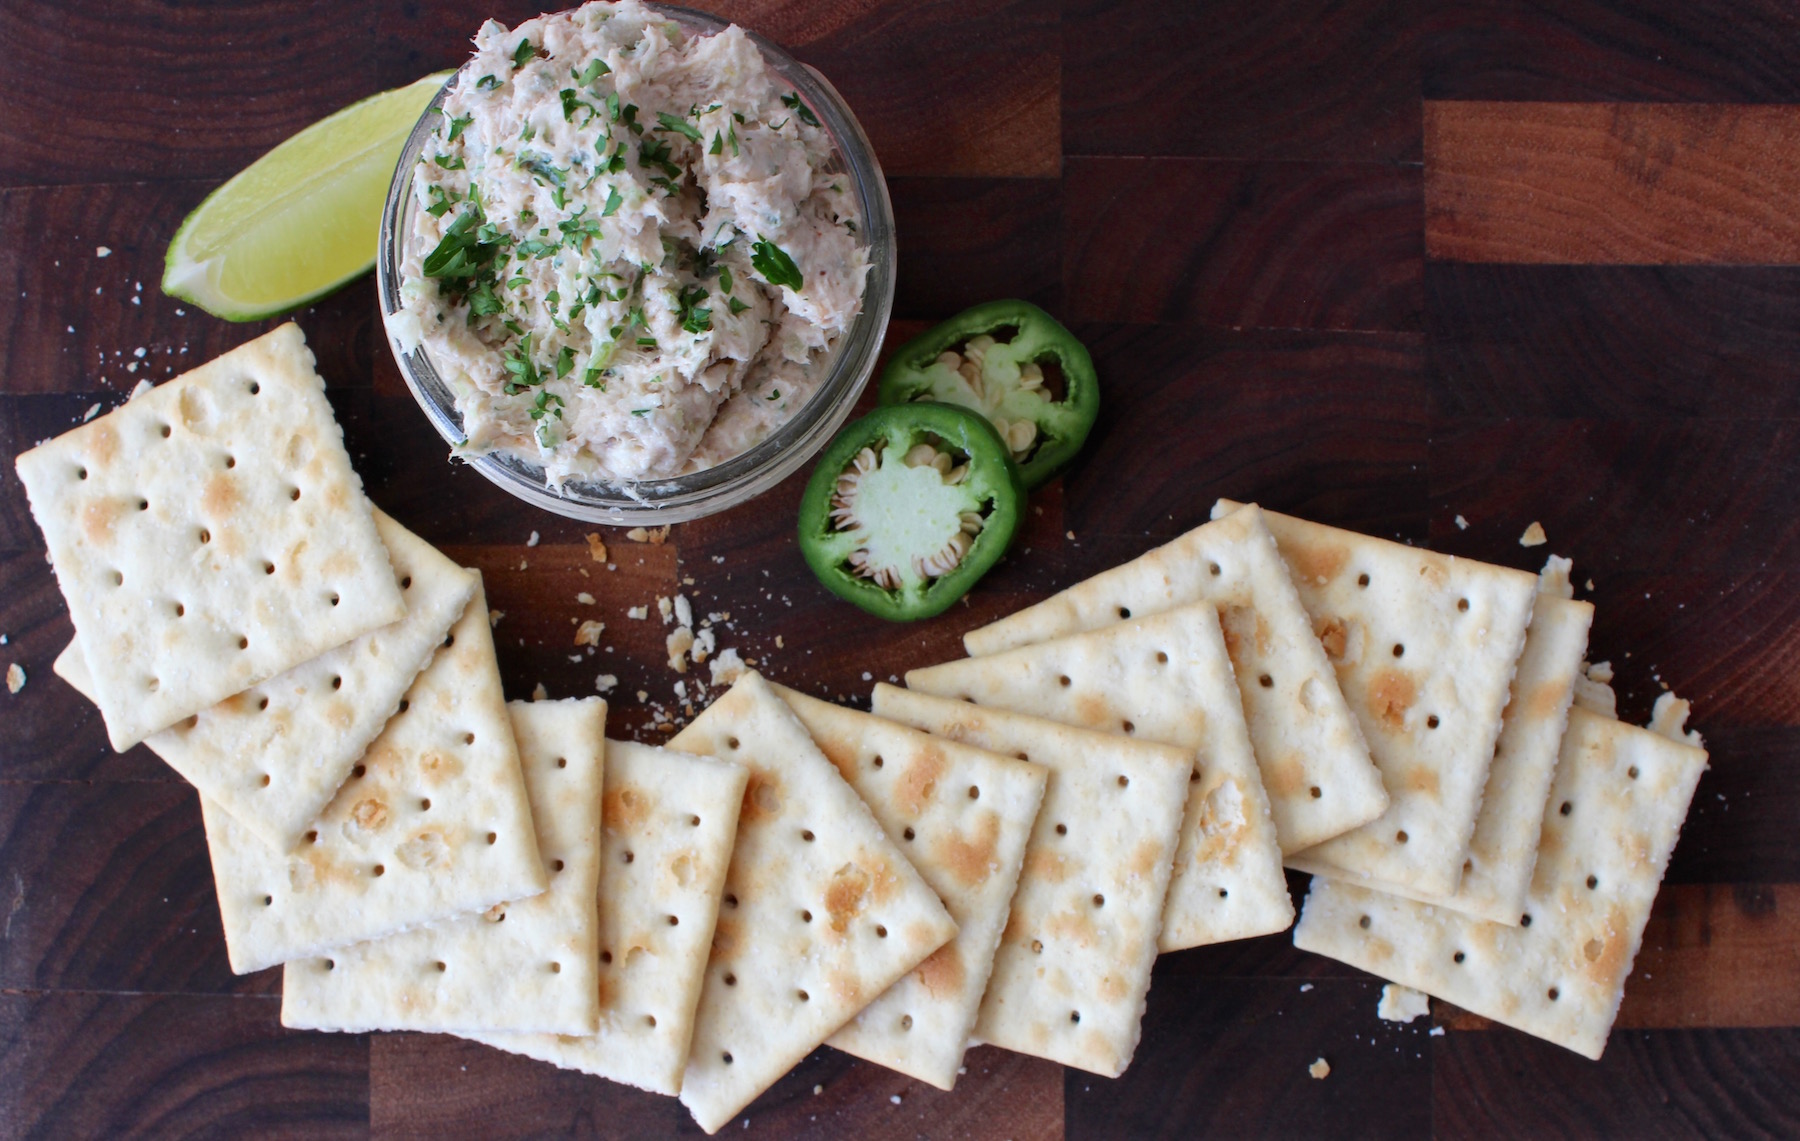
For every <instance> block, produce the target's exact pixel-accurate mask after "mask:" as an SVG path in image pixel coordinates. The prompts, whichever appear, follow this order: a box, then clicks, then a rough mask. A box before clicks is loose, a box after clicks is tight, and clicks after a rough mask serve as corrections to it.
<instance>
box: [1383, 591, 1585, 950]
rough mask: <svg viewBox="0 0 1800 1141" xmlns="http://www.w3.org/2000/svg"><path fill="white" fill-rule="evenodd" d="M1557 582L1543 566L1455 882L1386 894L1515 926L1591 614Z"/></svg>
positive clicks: (1533, 860) (1534, 859) (1528, 884)
mask: <svg viewBox="0 0 1800 1141" xmlns="http://www.w3.org/2000/svg"><path fill="white" fill-rule="evenodd" d="M1558 589H1559V587H1558V580H1556V579H1555V577H1554V576H1552V575H1551V574H1550V573H1549V572H1548V571H1546V574H1545V576H1544V579H1543V581H1542V583H1541V584H1540V590H1539V593H1538V596H1537V600H1536V602H1535V603H1534V604H1533V606H1532V617H1531V625H1530V627H1529V628H1527V629H1526V631H1525V650H1524V652H1523V653H1521V654H1520V655H1519V668H1518V672H1517V673H1515V674H1514V675H1513V684H1512V697H1511V698H1510V699H1509V700H1508V701H1507V703H1506V716H1505V717H1504V718H1503V719H1502V721H1501V726H1500V741H1499V744H1497V745H1496V746H1495V747H1494V760H1493V762H1492V764H1490V765H1489V766H1488V778H1487V791H1486V792H1485V793H1484V794H1483V796H1482V798H1481V813H1480V815H1478V816H1476V818H1475V834H1474V836H1473V837H1472V838H1471V839H1470V840H1469V855H1468V859H1467V861H1465V862H1464V864H1463V874H1462V882H1461V883H1460V884H1459V885H1458V886H1457V889H1456V892H1455V894H1453V895H1449V896H1429V895H1425V894H1424V893H1415V892H1412V891H1409V890H1406V889H1402V888H1390V889H1387V890H1390V891H1392V893H1393V894H1395V895H1400V896H1405V897H1406V898H1408V899H1417V900H1420V901H1421V902H1424V903H1441V904H1443V905H1444V906H1446V907H1453V908H1455V909H1456V910H1458V911H1463V912H1467V913H1468V914H1470V915H1474V916H1477V917H1478V918H1481V919H1487V920H1491V921H1492V922H1495V923H1505V924H1507V925H1509V926H1517V925H1518V923H1519V917H1520V916H1521V915H1523V914H1524V912H1525V893H1526V892H1527V891H1528V890H1529V889H1530V887H1531V871H1532V868H1533V866H1534V865H1535V864H1536V862H1537V847H1538V827H1539V825H1540V824H1541V823H1542V821H1543V818H1544V799H1545V797H1547V796H1549V795H1550V781H1551V778H1552V777H1554V776H1555V775H1556V758H1557V754H1558V752H1559V750H1560V748H1561V745H1562V737H1563V731H1564V729H1565V728H1566V727H1567V725H1568V723H1569V705H1570V702H1571V701H1572V700H1573V699H1574V696H1575V678H1576V677H1577V676H1578V675H1579V674H1580V673H1581V662H1582V658H1583V656H1584V655H1585V654H1586V653H1587V638H1588V627H1589V626H1590V625H1592V624H1593V620H1594V607H1593V604H1592V603H1587V602H1577V601H1575V600H1574V599H1573V598H1572V597H1570V596H1569V594H1568V593H1557V590H1558ZM1560 590H1561V591H1563V592H1568V590H1569V584H1568V579H1567V578H1566V577H1563V578H1561V579H1560Z"/></svg>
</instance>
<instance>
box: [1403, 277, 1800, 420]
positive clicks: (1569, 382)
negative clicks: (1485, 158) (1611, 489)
mask: <svg viewBox="0 0 1800 1141" xmlns="http://www.w3.org/2000/svg"><path fill="white" fill-rule="evenodd" d="M1425 312H1426V320H1427V322H1428V332H1429V338H1430V352H1431V372H1432V381H1433V385H1432V396H1433V399H1434V401H1435V404H1436V408H1435V411H1436V412H1437V413H1438V414H1440V415H1446V416H1457V417H1463V416H1481V417H1495V418H1499V417H1514V416H1517V417H1534V416H1550V417H1559V418H1565V419H1567V418H1577V419H1578V418H1590V417H1592V418H1599V417H1604V418H1612V419H1645V418H1662V417H1684V418H1696V417H1706V418H1730V419H1792V418H1794V417H1795V416H1796V415H1800V270H1795V269H1792V268H1787V267H1772V268H1761V267H1745V266H1731V267H1720V266H1550V265H1481V264H1466V263H1458V262H1431V263H1428V264H1427V265H1426V267H1425Z"/></svg>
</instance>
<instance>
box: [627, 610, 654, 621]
mask: <svg viewBox="0 0 1800 1141" xmlns="http://www.w3.org/2000/svg"><path fill="white" fill-rule="evenodd" d="M625 617H627V618H631V619H635V620H636V621H639V622H642V621H643V620H644V619H646V618H648V617H650V608H649V607H648V606H633V607H632V608H631V609H630V610H627V611H626V612H625Z"/></svg>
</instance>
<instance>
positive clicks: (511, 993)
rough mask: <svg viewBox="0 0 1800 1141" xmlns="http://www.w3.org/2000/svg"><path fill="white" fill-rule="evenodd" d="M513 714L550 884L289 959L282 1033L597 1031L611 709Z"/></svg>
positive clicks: (595, 703)
mask: <svg viewBox="0 0 1800 1141" xmlns="http://www.w3.org/2000/svg"><path fill="white" fill-rule="evenodd" d="M507 713H508V714H509V715H510V716H511V718H512V727H513V737H514V739H515V740H516V741H517V743H518V747H519V765H520V769H521V770H522V772H523V773H524V777H525V791H526V794H527V795H528V796H529V798H530V801H531V819H532V823H533V826H534V828H535V829H536V832H537V845H538V852H539V854H540V856H541V857H542V858H543V861H544V864H545V866H546V868H547V869H548V870H549V872H550V886H549V888H548V889H547V890H545V891H544V892H542V893H540V894H538V895H534V896H532V897H531V898H529V899H522V900H518V901H515V902H512V903H501V904H496V905H495V906H493V907H491V908H489V909H488V910H487V911H486V912H484V913H483V914H481V915H465V916H462V917H460V918H457V919H447V920H444V921H442V922H438V923H430V924H427V925H425V926H423V927H417V928H414V929H413V930H411V931H402V932H400V933H399V934H397V935H389V936H386V937H385V938H381V939H373V940H370V941H369V942H366V943H356V944H353V945H352V946H348V947H340V948H338V949H336V950H334V951H331V952H329V953H328V954H326V955H324V956H320V957H317V958H310V959H299V960H295V961H293V962H290V963H288V964H287V966H286V968H285V969H284V970H283V972H282V983H281V1024H282V1025H283V1026H288V1027H294V1028H296V1029H302V1030H341V1031H348V1032H352V1033H359V1032H364V1031H370V1030H430V1031H440V1032H441V1031H450V1032H466V1031H477V1030H482V1031H495V1030H508V1031H537V1032H542V1033H548V1034H592V1033H594V1032H595V1030H597V1029H598V1028H599V1016H600V999H599V976H598V969H599V951H598V943H597V939H598V935H599V932H598V930H597V928H598V916H597V915H596V913H595V909H594V899H595V892H596V890H597V886H598V884H599V880H600V796H601V788H602V781H603V778H604V774H605V764H606V761H605V741H606V703H605V702H604V701H602V700H600V699H599V698H597V697H590V698H587V699H586V700H581V701H576V700H569V701H536V702H521V701H515V702H512V703H510V704H509V705H508V706H507Z"/></svg>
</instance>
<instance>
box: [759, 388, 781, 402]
mask: <svg viewBox="0 0 1800 1141" xmlns="http://www.w3.org/2000/svg"><path fill="white" fill-rule="evenodd" d="M763 399H764V400H780V399H781V389H779V388H772V389H770V390H769V394H768V395H767V396H765V397H763Z"/></svg>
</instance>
